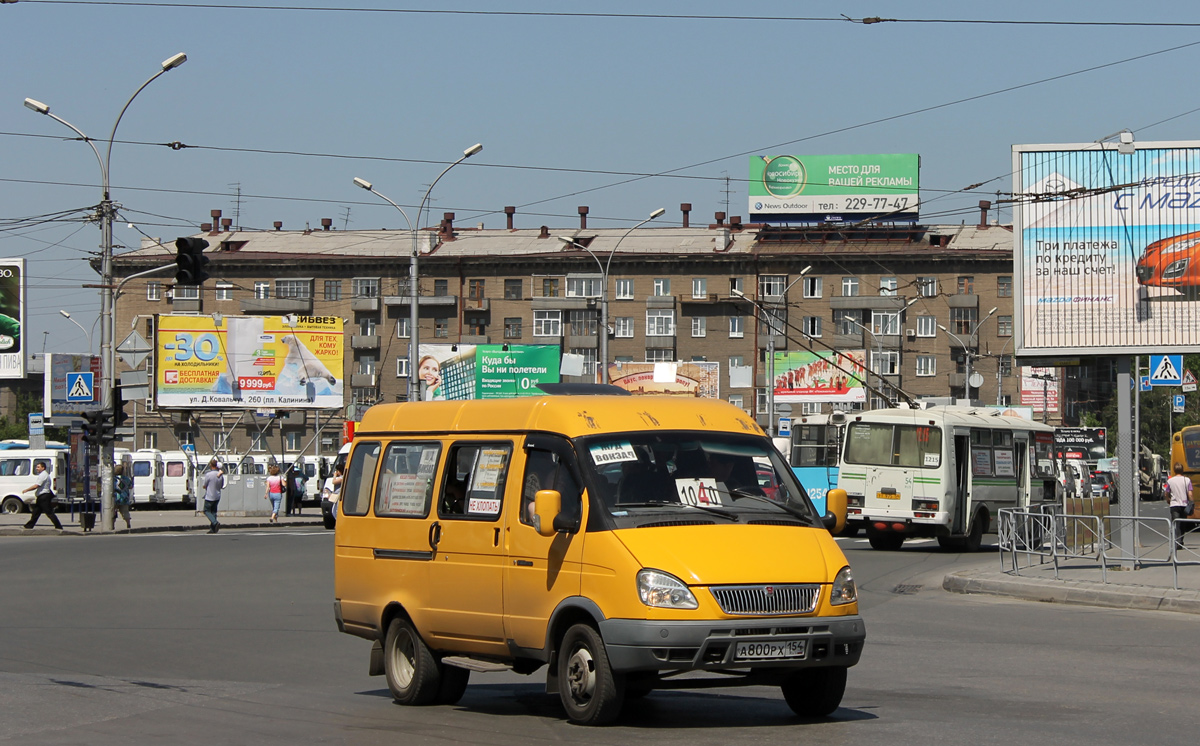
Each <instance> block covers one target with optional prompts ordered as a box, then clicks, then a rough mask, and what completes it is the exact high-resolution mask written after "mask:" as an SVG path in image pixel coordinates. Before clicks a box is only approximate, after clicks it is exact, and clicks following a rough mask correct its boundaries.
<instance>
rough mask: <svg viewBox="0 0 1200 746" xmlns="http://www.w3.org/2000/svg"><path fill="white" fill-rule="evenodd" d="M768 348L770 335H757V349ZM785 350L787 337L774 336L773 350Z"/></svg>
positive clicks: (782, 335)
mask: <svg viewBox="0 0 1200 746" xmlns="http://www.w3.org/2000/svg"><path fill="white" fill-rule="evenodd" d="M770 347H771V335H770V334H760V335H758V349H760V350H766V349H768V348H770ZM787 348H788V338H787V336H786V335H784V334H776V335H775V349H777V350H786V349H787Z"/></svg>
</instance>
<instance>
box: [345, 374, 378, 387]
mask: <svg viewBox="0 0 1200 746" xmlns="http://www.w3.org/2000/svg"><path fill="white" fill-rule="evenodd" d="M350 385H351V386H353V387H354V388H356V389H371V388H375V374H374V373H355V374H354V375H352V376H350Z"/></svg>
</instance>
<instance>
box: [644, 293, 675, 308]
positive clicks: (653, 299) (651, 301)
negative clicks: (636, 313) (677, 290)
mask: <svg viewBox="0 0 1200 746" xmlns="http://www.w3.org/2000/svg"><path fill="white" fill-rule="evenodd" d="M674 307H675V296H673V295H652V296H650V297H649V298H647V299H646V308H674Z"/></svg>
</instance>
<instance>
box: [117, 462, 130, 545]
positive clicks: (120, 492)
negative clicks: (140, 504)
mask: <svg viewBox="0 0 1200 746" xmlns="http://www.w3.org/2000/svg"><path fill="white" fill-rule="evenodd" d="M132 503H133V480H132V479H130V478H129V477H127V476H125V464H117V465H116V466H114V467H113V506H114V507H116V509H117V512H118V513H119V514H120V515H121V517H122V518H124V519H125V528H126V529H130V528H133V524H132V523H131V522H130V520H129V507H130V505H132Z"/></svg>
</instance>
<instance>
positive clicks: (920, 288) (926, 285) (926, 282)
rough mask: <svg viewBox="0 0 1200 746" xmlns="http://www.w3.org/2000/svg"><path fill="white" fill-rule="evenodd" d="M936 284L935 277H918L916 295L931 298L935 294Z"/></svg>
mask: <svg viewBox="0 0 1200 746" xmlns="http://www.w3.org/2000/svg"><path fill="white" fill-rule="evenodd" d="M937 285H938V283H937V278H936V277H918V278H917V295H919V296H921V297H922V298H932V297H933V296H935V295H937Z"/></svg>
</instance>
